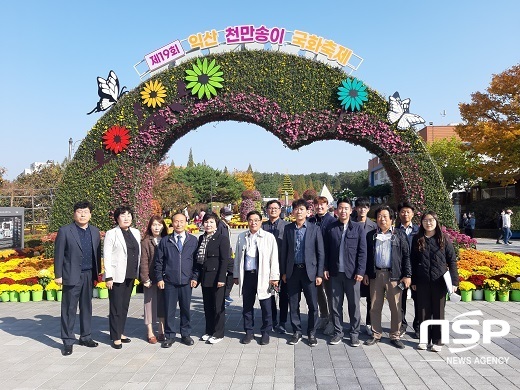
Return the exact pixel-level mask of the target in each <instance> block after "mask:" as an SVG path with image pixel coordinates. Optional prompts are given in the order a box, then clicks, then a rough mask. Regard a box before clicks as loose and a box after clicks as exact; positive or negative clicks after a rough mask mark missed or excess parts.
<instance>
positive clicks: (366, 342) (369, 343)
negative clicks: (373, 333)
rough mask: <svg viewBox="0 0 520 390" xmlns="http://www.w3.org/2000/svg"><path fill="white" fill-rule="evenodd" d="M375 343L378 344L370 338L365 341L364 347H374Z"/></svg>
mask: <svg viewBox="0 0 520 390" xmlns="http://www.w3.org/2000/svg"><path fill="white" fill-rule="evenodd" d="M375 343H379V339H376V338H375V337H372V338H371V339H368V340H366V341H365V345H368V346H370V345H374V344H375Z"/></svg>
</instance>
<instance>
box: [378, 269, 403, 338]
mask: <svg viewBox="0 0 520 390" xmlns="http://www.w3.org/2000/svg"><path fill="white" fill-rule="evenodd" d="M398 284H399V282H398V281H397V280H390V271H379V270H377V271H376V278H375V279H370V298H371V299H372V307H371V309H370V319H371V320H372V332H373V333H374V338H376V339H380V338H381V335H382V333H383V327H382V326H381V315H382V311H383V305H384V303H385V291H386V299H387V301H388V306H389V307H390V339H392V340H399V339H400V334H399V330H400V328H401V321H402V319H401V295H402V292H403V291H402V290H401V289H400V288H399V287H397V285H398Z"/></svg>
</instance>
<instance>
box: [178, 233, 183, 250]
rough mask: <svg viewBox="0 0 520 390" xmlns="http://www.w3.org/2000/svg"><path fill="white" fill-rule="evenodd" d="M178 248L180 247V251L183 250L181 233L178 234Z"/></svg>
mask: <svg viewBox="0 0 520 390" xmlns="http://www.w3.org/2000/svg"><path fill="white" fill-rule="evenodd" d="M177 248H179V252H182V241H181V236H180V234H179V235H178V236H177Z"/></svg>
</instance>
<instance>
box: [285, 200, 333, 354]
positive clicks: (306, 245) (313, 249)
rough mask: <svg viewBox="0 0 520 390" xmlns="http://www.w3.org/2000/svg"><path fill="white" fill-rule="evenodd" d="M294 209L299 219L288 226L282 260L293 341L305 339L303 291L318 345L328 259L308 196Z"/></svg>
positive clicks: (312, 343)
mask: <svg viewBox="0 0 520 390" xmlns="http://www.w3.org/2000/svg"><path fill="white" fill-rule="evenodd" d="M292 210H293V212H292V213H293V216H294V218H295V219H296V221H295V222H293V223H291V224H289V225H287V226H286V227H285V230H284V236H283V241H282V252H281V262H280V264H281V265H280V269H281V272H282V280H283V281H284V282H286V283H287V289H288V292H289V311H290V315H291V325H292V328H293V332H294V333H293V336H292V338H291V339H290V340H289V344H291V345H295V344H297V343H298V342H299V341H300V340H301V338H302V327H301V319H300V310H299V308H300V297H301V293H302V291H303V295H304V296H305V300H306V301H307V307H308V319H309V320H308V325H307V335H308V341H309V345H310V346H311V347H314V346H316V345H318V340H317V339H316V322H317V320H318V297H317V290H316V286H319V285H320V284H321V283H322V280H323V266H324V261H325V251H324V247H323V235H322V234H321V231H320V228H319V227H318V226H316V225H313V224H310V223H308V222H307V202H306V201H305V200H304V199H298V200H295V201H294V202H293V204H292Z"/></svg>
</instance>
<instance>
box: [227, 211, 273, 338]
mask: <svg viewBox="0 0 520 390" xmlns="http://www.w3.org/2000/svg"><path fill="white" fill-rule="evenodd" d="M247 224H248V226H249V230H248V231H247V232H243V233H241V234H240V235H239V236H238V240H237V246H236V251H235V254H236V257H235V265H234V270H233V276H235V278H234V282H235V284H238V293H239V295H242V299H243V309H242V315H243V318H244V330H245V332H246V334H245V336H244V338H243V339H242V340H241V342H242V344H249V343H250V342H251V341H252V340H253V338H254V331H253V329H254V309H253V306H254V304H255V300H256V296H257V295H258V300H259V301H260V308H261V310H262V327H261V328H260V331H261V333H262V338H261V340H260V344H261V345H266V344H269V331H270V330H271V329H272V327H273V319H272V312H271V294H272V293H273V290H274V287H277V286H278V281H279V279H280V267H279V264H278V246H277V244H276V238H275V237H274V236H273V235H272V234H270V233H268V232H266V231H264V230H262V228H261V226H262V215H261V214H260V213H259V212H258V211H256V210H254V211H250V212H249V213H248V214H247Z"/></svg>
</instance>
